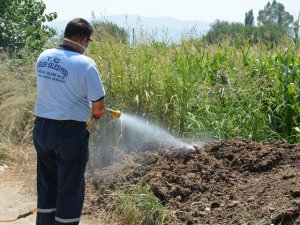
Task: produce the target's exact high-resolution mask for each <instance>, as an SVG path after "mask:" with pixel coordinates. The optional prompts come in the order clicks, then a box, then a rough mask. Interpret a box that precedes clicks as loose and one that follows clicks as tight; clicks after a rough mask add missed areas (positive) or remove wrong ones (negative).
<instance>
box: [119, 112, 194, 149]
mask: <svg viewBox="0 0 300 225" xmlns="http://www.w3.org/2000/svg"><path fill="white" fill-rule="evenodd" d="M120 122H121V124H122V127H123V128H124V129H125V130H126V132H127V137H128V139H130V140H134V139H135V138H139V139H140V140H144V141H151V142H153V143H154V142H155V143H159V144H161V145H162V146H166V147H169V148H176V149H179V148H180V149H194V147H193V145H191V144H188V143H186V142H184V141H183V140H181V139H180V138H177V137H174V136H173V135H171V134H170V133H169V132H168V131H167V130H165V129H163V128H161V127H159V126H158V125H155V124H151V123H150V122H149V121H147V120H145V119H143V118H141V117H138V116H135V115H130V114H127V113H122V115H121V118H120Z"/></svg>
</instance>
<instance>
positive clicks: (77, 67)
mask: <svg viewBox="0 0 300 225" xmlns="http://www.w3.org/2000/svg"><path fill="white" fill-rule="evenodd" d="M35 68H36V76H37V100H36V104H35V112H34V114H35V115H36V116H39V117H43V118H48V119H55V120H76V121H83V122H87V121H88V119H89V117H90V114H91V101H97V100H99V99H100V98H102V97H104V96H105V90H104V88H103V85H102V82H101V80H100V77H99V71H98V69H97V66H96V63H95V62H94V61H93V60H92V59H91V58H89V57H87V56H85V55H83V54H80V53H78V52H75V51H71V50H64V49H60V48H58V49H48V50H45V51H44V52H42V53H41V55H40V56H39V58H38V59H37V62H36V67H35Z"/></svg>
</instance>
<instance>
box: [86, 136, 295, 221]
mask: <svg viewBox="0 0 300 225" xmlns="http://www.w3.org/2000/svg"><path fill="white" fill-rule="evenodd" d="M299 178H300V144H286V143H280V142H268V143H257V142H252V141H249V140H241V139H236V140H232V141H222V142H215V143H209V144H206V145H204V146H203V147H201V148H198V147H195V150H190V151H186V150H185V151H184V150H163V151H162V150H158V151H149V152H144V153H140V154H138V155H136V156H134V157H132V158H130V159H128V158H127V160H126V161H123V162H120V163H115V164H113V165H111V166H109V167H106V168H105V169H102V170H99V171H96V172H95V173H94V174H93V176H92V177H91V178H90V179H89V181H88V185H87V192H88V193H87V198H86V203H85V204H86V205H85V208H86V212H87V213H89V214H91V215H92V216H95V217H97V216H99V215H101V212H103V211H104V210H108V209H109V208H110V207H111V203H112V200H113V198H114V194H115V193H117V192H118V191H119V190H121V189H122V188H123V187H125V186H128V185H132V184H137V183H147V184H148V185H149V186H150V188H151V190H152V192H153V193H154V194H155V195H156V196H157V197H158V198H159V199H160V200H161V201H162V203H163V204H166V205H168V207H169V208H170V209H171V210H172V211H173V212H174V218H173V219H172V221H169V222H168V223H166V224H220V225H221V224H222V225H224V224H244V225H250V224H255V225H257V224H259V225H265V224H266V225H267V224H268V225H270V224H275V225H279V224H280V225H290V224H300V216H299V214H300V181H299Z"/></svg>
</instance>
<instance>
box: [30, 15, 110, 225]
mask: <svg viewBox="0 0 300 225" xmlns="http://www.w3.org/2000/svg"><path fill="white" fill-rule="evenodd" d="M92 33H93V28H92V26H91V24H90V23H89V22H88V21H86V20H84V19H82V18H76V19H73V20H71V21H70V22H68V24H67V26H66V28H65V31H64V39H63V43H62V44H61V45H60V46H59V47H57V48H52V49H46V50H45V51H43V52H42V53H41V54H40V56H39V57H38V59H37V62H36V68H35V69H36V70H35V72H36V79H37V99H36V104H35V110H34V115H35V116H36V119H35V124H34V128H33V142H34V146H35V149H36V152H37V197H38V198H37V199H38V202H37V219H36V225H45V224H47V225H54V224H55V225H64V224H69V225H78V224H79V221H80V216H81V211H82V206H83V202H84V194H85V191H84V190H85V187H84V184H85V177H84V174H85V170H86V165H87V161H88V158H89V157H88V156H89V132H88V131H87V129H86V124H87V122H88V121H89V118H90V115H91V114H92V115H93V116H94V117H95V118H97V119H100V118H101V116H103V115H102V114H103V113H102V111H103V109H104V108H105V101H104V100H105V90H104V86H103V84H102V81H101V76H100V73H99V71H100V70H99V69H98V67H97V65H96V63H95V62H94V60H93V59H91V58H90V57H88V56H86V55H85V51H86V49H87V47H88V46H89V43H90V42H91V41H92V40H91V36H92ZM91 106H92V107H91ZM91 108H92V110H91Z"/></svg>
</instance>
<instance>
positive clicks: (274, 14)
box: [257, 0, 294, 34]
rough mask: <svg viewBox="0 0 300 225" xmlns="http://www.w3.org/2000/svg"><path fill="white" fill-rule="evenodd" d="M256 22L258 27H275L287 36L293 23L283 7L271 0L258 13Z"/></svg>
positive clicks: (292, 19)
mask: <svg viewBox="0 0 300 225" xmlns="http://www.w3.org/2000/svg"><path fill="white" fill-rule="evenodd" d="M257 21H258V24H259V25H264V26H269V25H276V26H277V27H278V28H279V29H280V30H282V31H283V33H285V34H287V33H288V32H289V30H290V27H291V24H292V23H293V21H294V18H293V16H292V15H291V14H290V13H289V12H287V11H285V9H284V5H283V4H281V3H278V2H276V0H273V2H272V4H271V3H270V2H268V3H267V5H266V6H265V7H264V9H263V10H260V11H259V12H258V17H257Z"/></svg>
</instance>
